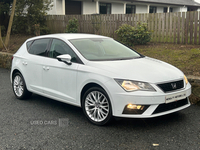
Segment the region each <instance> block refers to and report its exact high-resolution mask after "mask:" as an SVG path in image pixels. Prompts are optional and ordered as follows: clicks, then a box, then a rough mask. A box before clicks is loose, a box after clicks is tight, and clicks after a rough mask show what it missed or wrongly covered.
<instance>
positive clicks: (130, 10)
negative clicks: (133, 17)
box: [126, 5, 135, 14]
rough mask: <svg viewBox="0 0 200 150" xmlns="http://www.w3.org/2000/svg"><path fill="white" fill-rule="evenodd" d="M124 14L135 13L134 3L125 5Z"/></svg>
mask: <svg viewBox="0 0 200 150" xmlns="http://www.w3.org/2000/svg"><path fill="white" fill-rule="evenodd" d="M126 14H135V5H126Z"/></svg>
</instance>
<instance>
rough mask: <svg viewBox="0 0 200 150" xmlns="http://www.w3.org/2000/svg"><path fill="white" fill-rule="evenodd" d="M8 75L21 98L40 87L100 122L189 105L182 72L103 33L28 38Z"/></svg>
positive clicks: (41, 91)
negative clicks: (102, 34)
mask: <svg viewBox="0 0 200 150" xmlns="http://www.w3.org/2000/svg"><path fill="white" fill-rule="evenodd" d="M10 79H11V82H12V87H13V91H14V94H15V96H16V97H17V98H18V99H27V98H29V97H30V96H31V93H36V94H39V95H42V96H45V97H49V98H52V99H55V100H58V101H61V102H64V103H68V104H72V105H75V106H78V107H82V109H83V112H84V114H85V115H86V117H87V119H88V120H89V121H90V122H92V123H93V124H96V125H104V124H107V123H108V122H110V121H111V119H112V118H113V116H114V117H125V118H151V117H157V116H161V115H165V114H169V113H173V112H176V111H179V110H182V109H184V108H186V107H189V106H190V102H189V99H188V97H189V95H190V94H191V85H190V83H189V82H188V80H187V78H186V76H185V75H184V74H183V72H181V71H180V70H179V69H177V68H176V67H174V66H172V65H170V64H167V63H165V62H162V61H159V60H156V59H153V58H149V57H146V56H143V55H141V54H139V53H137V52H136V51H134V50H132V49H130V48H128V47H126V46H124V45H123V44H121V43H119V42H117V41H115V40H113V39H112V38H109V37H104V36H99V35H90V34H52V35H45V36H38V37H34V38H30V39H28V40H27V41H25V42H24V44H23V45H22V46H21V47H20V48H19V50H18V51H17V52H16V53H15V54H14V55H13V60H12V69H11V76H10Z"/></svg>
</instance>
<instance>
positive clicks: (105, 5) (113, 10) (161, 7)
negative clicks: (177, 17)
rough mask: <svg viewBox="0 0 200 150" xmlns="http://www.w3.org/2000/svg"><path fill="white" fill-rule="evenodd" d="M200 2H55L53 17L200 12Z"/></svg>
mask: <svg viewBox="0 0 200 150" xmlns="http://www.w3.org/2000/svg"><path fill="white" fill-rule="evenodd" d="M198 2H200V0H196V1H195V0H167V1H166V0H107V1H106V0H53V2H52V3H53V8H52V9H51V10H50V11H49V12H48V14H52V15H75V14H76V15H78V14H133V13H166V12H187V11H196V10H200V9H199V8H200V3H198Z"/></svg>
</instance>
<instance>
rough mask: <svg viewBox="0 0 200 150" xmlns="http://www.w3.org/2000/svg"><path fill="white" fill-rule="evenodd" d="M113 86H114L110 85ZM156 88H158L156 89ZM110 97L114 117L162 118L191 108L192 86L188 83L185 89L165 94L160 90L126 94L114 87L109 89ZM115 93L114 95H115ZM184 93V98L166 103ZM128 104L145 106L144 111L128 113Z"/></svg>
mask: <svg viewBox="0 0 200 150" xmlns="http://www.w3.org/2000/svg"><path fill="white" fill-rule="evenodd" d="M109 85H112V84H109ZM154 88H156V87H154ZM109 89H110V90H109V96H110V98H111V103H112V108H113V116H116V117H125V118H152V117H157V116H162V115H166V114H170V113H173V112H176V111H179V110H182V109H184V108H187V107H189V106H190V105H191V104H190V102H189V98H188V97H189V96H190V95H191V85H190V84H189V83H188V84H187V85H185V87H184V89H182V90H179V91H175V92H171V93H164V92H163V91H161V90H160V89H159V88H157V89H156V92H149V91H136V92H125V91H122V90H119V89H117V90H116V88H115V89H114V87H110V88H109ZM111 89H114V90H111ZM113 93H114V94H113ZM182 93H184V95H185V96H184V97H182V98H177V100H176V99H174V100H173V101H170V102H166V99H167V98H168V97H170V96H171V95H172V96H173V95H179V94H182ZM128 104H132V105H136V106H138V105H139V106H142V107H143V106H145V107H144V111H139V113H137V112H136V111H134V110H133V111H132V113H131V112H129V113H127V111H125V109H126V107H127V105H128Z"/></svg>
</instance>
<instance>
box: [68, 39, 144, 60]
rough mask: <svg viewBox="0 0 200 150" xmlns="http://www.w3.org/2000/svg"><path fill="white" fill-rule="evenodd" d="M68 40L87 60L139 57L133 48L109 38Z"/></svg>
mask: <svg viewBox="0 0 200 150" xmlns="http://www.w3.org/2000/svg"><path fill="white" fill-rule="evenodd" d="M70 42H71V43H72V44H73V45H74V46H75V47H76V48H77V49H78V51H79V52H80V53H81V54H82V55H83V56H84V57H85V58H86V59H88V60H91V61H101V60H124V59H133V58H139V57H141V55H140V54H138V53H137V52H135V51H134V50H132V49H130V48H128V47H126V46H124V45H123V44H121V43H119V42H117V41H115V40H113V39H110V38H102V39H73V40H70Z"/></svg>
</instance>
